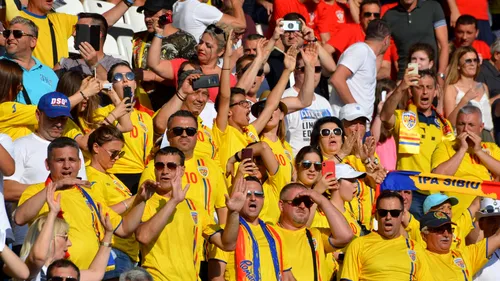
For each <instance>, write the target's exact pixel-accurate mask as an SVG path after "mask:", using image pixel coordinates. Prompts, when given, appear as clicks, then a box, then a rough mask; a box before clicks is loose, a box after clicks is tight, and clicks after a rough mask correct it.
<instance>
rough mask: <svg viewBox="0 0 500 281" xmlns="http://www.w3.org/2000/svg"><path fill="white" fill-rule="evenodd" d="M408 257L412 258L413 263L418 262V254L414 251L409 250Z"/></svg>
mask: <svg viewBox="0 0 500 281" xmlns="http://www.w3.org/2000/svg"><path fill="white" fill-rule="evenodd" d="M408 256H409V257H410V259H411V261H412V262H415V261H416V260H417V253H415V251H414V250H408Z"/></svg>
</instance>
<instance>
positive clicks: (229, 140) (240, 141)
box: [212, 122, 259, 184]
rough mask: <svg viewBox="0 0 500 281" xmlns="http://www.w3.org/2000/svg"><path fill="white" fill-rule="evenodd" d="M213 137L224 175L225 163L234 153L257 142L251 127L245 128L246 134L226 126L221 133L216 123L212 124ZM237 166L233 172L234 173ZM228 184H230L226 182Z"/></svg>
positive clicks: (253, 129)
mask: <svg viewBox="0 0 500 281" xmlns="http://www.w3.org/2000/svg"><path fill="white" fill-rule="evenodd" d="M212 132H213V135H214V137H215V144H216V145H217V146H218V147H219V162H220V165H221V167H222V170H223V171H224V173H226V163H227V160H228V159H229V158H231V156H233V155H234V154H235V153H236V152H238V151H240V150H242V149H243V148H245V147H246V146H247V145H248V144H250V143H253V142H257V141H259V134H258V133H257V131H256V130H255V127H254V126H253V125H249V126H248V127H246V132H244V133H240V131H238V130H237V129H235V128H234V127H233V126H230V125H227V126H226V130H225V131H224V132H222V131H221V130H220V129H219V128H218V127H217V123H216V122H214V126H213V128H212ZM237 168H238V167H237V165H235V167H234V170H235V171H236V169H237ZM228 184H230V182H228Z"/></svg>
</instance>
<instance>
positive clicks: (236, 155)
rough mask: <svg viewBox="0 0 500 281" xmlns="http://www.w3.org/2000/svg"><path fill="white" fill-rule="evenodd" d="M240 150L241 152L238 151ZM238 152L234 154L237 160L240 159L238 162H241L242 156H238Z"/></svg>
mask: <svg viewBox="0 0 500 281" xmlns="http://www.w3.org/2000/svg"><path fill="white" fill-rule="evenodd" d="M238 152H239V151H238ZM238 152H236V153H235V154H234V159H236V161H238V162H241V158H240V157H238Z"/></svg>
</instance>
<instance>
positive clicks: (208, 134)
mask: <svg viewBox="0 0 500 281" xmlns="http://www.w3.org/2000/svg"><path fill="white" fill-rule="evenodd" d="M194 151H195V153H196V154H199V155H200V156H203V158H206V159H212V160H214V161H215V162H216V163H217V165H220V163H219V152H218V151H219V148H218V147H217V145H216V144H215V139H214V134H213V133H212V129H210V128H209V127H207V126H205V125H203V120H202V119H201V118H200V117H199V116H198V138H197V141H196V146H195V147H194Z"/></svg>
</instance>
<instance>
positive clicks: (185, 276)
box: [140, 193, 220, 281]
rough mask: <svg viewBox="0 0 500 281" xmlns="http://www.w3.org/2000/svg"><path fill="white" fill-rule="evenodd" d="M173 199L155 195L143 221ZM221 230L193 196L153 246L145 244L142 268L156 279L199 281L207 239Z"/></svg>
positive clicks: (178, 209) (159, 280)
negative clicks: (203, 249)
mask: <svg viewBox="0 0 500 281" xmlns="http://www.w3.org/2000/svg"><path fill="white" fill-rule="evenodd" d="M168 200H169V198H166V197H163V196H160V195H158V194H156V193H155V194H154V195H153V196H152V197H151V198H150V199H149V200H148V201H147V202H146V207H145V209H144V214H143V216H142V221H143V222H145V221H148V220H149V219H151V218H152V217H153V216H154V215H156V213H158V211H159V210H160V209H161V208H163V207H165V205H166V204H167V201H168ZM218 231H220V227H219V226H217V225H216V224H215V222H214V220H213V219H212V218H211V216H209V215H208V213H207V212H206V211H205V210H203V208H200V207H198V206H197V205H196V203H195V202H194V201H192V200H190V199H186V200H184V201H183V202H181V203H179V204H178V205H177V207H176V209H175V212H173V213H172V216H170V218H169V220H168V222H167V225H166V226H165V228H163V230H162V232H161V233H160V235H159V236H158V238H157V239H155V240H154V241H155V242H154V243H151V244H149V245H143V244H141V245H140V247H141V253H142V257H143V263H142V267H143V268H144V269H146V270H147V271H148V272H149V273H150V274H151V275H152V276H153V280H155V281H167V280H186V281H187V280H191V281H195V280H198V272H199V270H200V259H201V257H200V256H199V255H200V247H203V238H205V239H208V238H209V237H210V236H212V235H213V234H215V233H216V232H218Z"/></svg>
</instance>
